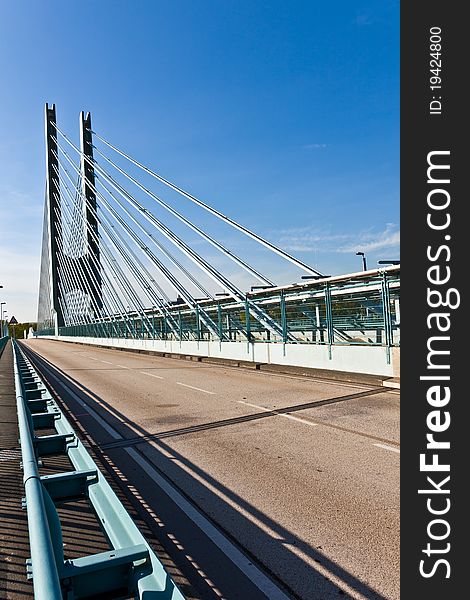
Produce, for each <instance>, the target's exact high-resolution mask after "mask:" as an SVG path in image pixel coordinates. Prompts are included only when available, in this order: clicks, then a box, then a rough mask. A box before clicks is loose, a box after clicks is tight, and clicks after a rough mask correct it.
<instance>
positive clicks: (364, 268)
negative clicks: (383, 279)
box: [356, 252, 367, 271]
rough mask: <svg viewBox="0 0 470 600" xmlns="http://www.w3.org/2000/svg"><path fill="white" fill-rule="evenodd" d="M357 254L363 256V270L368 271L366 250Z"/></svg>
mask: <svg viewBox="0 0 470 600" xmlns="http://www.w3.org/2000/svg"><path fill="white" fill-rule="evenodd" d="M356 256H362V270H363V271H367V264H366V255H365V254H364V252H356Z"/></svg>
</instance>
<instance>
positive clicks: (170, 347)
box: [39, 336, 399, 377]
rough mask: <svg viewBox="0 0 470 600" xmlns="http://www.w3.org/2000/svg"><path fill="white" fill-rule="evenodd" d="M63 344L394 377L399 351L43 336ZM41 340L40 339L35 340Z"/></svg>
mask: <svg viewBox="0 0 470 600" xmlns="http://www.w3.org/2000/svg"><path fill="white" fill-rule="evenodd" d="M44 338H47V339H56V340H59V341H64V342H78V343H82V344H91V345H94V346H114V347H116V348H129V349H134V350H155V351H156V352H169V353H174V354H189V355H193V356H209V357H214V358H224V359H232V360H243V361H250V362H259V363H267V364H276V365H289V366H295V367H308V368H311V369H328V370H332V371H346V372H349V373H365V374H369V375H383V376H385V377H393V376H394V375H395V376H396V373H394V364H395V370H396V369H397V365H399V361H398V359H397V356H399V348H394V349H393V355H394V356H393V358H394V360H392V351H390V362H387V349H386V348H384V347H382V346H346V345H345V346H332V347H331V358H330V357H329V352H328V346H322V345H318V344H285V345H283V344H270V343H265V344H261V343H257V344H253V343H250V344H247V343H243V342H223V343H219V342H188V341H183V342H178V341H162V340H132V339H127V340H126V339H122V338H93V337H78V336H76V337H75V336H59V337H55V336H44ZM39 339H41V338H39Z"/></svg>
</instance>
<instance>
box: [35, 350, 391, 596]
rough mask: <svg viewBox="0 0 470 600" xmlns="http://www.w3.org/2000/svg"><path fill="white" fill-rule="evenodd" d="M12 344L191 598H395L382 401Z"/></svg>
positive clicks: (329, 386)
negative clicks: (94, 453) (25, 351)
mask: <svg viewBox="0 0 470 600" xmlns="http://www.w3.org/2000/svg"><path fill="white" fill-rule="evenodd" d="M25 345H26V346H27V347H29V348H30V349H32V350H33V351H34V352H36V353H38V354H39V355H40V356H41V357H43V358H44V359H46V361H48V362H49V363H52V365H54V366H55V367H56V369H58V370H60V372H58V371H56V370H54V369H51V366H50V364H48V363H47V362H44V361H43V362H42V363H41V364H42V367H43V369H44V370H45V371H44V372H45V373H46V374H47V376H48V379H49V381H50V382H51V383H53V384H54V386H55V387H56V388H57V391H58V392H59V393H60V396H61V398H62V400H64V401H65V402H66V403H67V404H68V406H69V408H70V409H71V411H72V412H73V413H74V414H75V416H76V418H77V419H78V420H79V421H80V423H81V424H82V425H83V427H84V428H85V429H86V430H87V431H88V432H89V434H90V435H91V436H92V437H93V440H94V442H95V443H96V444H97V445H98V447H99V448H100V449H101V451H102V452H103V453H104V454H105V455H106V456H107V457H108V458H109V461H110V462H112V463H113V464H114V465H115V466H116V468H118V469H119V471H120V472H121V473H122V474H123V475H122V477H123V478H124V479H125V480H126V481H127V482H128V485H129V488H130V489H132V490H134V493H135V495H136V496H137V497H138V498H139V500H140V501H141V503H142V506H143V507H144V508H145V510H146V511H147V512H148V514H149V515H150V516H151V518H152V519H153V520H154V521H155V523H156V524H158V525H159V526H160V527H161V528H162V531H164V533H165V536H166V537H167V539H168V540H170V541H171V542H172V543H173V544H174V547H175V552H176V554H178V553H179V555H180V558H181V559H182V560H180V564H181V565H183V568H184V564H187V565H189V566H190V570H191V569H192V571H193V575H191V577H192V578H193V580H194V578H196V579H197V577H200V579H201V581H202V582H203V584H201V585H199V586H198V585H197V584H196V588H198V589H199V590H201V591H200V597H201V598H212V597H214V598H226V599H227V600H238V599H240V600H242V599H243V600H252V599H253V600H258V598H259V599H262V598H269V600H277V599H279V600H285V599H287V598H301V599H302V600H307V599H308V600H317V599H318V600H329V599H330V598H338V597H345V598H371V599H377V600H380V599H384V598H386V599H398V598H399V456H400V454H399V452H400V446H399V394H398V393H397V391H396V390H390V389H388V388H382V387H378V386H372V385H361V384H352V383H341V382H332V381H326V380H321V379H315V378H310V377H302V376H292V375H283V374H273V373H266V372H262V371H254V370H249V369H243V368H230V367H225V366H219V365H211V364H207V363H198V362H193V361H185V360H176V359H170V358H159V357H152V356H146V355H139V354H135V353H130V352H122V351H118V350H108V349H104V348H96V347H92V346H82V345H76V344H70V343H65V342H57V341H51V340H41V339H35V340H28V341H27V342H25ZM183 559H184V560H183ZM185 561H186V563H185Z"/></svg>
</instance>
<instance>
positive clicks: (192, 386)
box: [176, 381, 215, 396]
mask: <svg viewBox="0 0 470 600" xmlns="http://www.w3.org/2000/svg"><path fill="white" fill-rule="evenodd" d="M176 385H184V387H187V388H191V389H192V390H197V391H198V392H204V393H205V394H212V395H213V396H215V392H209V391H208V390H203V389H201V388H198V387H194V385H188V384H187V383H181V381H177V382H176Z"/></svg>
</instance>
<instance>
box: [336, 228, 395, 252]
mask: <svg viewBox="0 0 470 600" xmlns="http://www.w3.org/2000/svg"><path fill="white" fill-rule="evenodd" d="M399 245H400V231H399V230H398V229H397V227H396V225H395V224H394V223H387V226H386V227H385V229H384V230H383V231H380V232H378V233H373V232H367V233H363V234H362V235H359V236H358V238H357V241H354V242H353V243H350V244H346V245H345V246H342V247H340V248H338V252H354V251H356V250H361V252H375V251H376V250H382V249H383V248H398V247H399ZM359 246H360V248H359Z"/></svg>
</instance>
